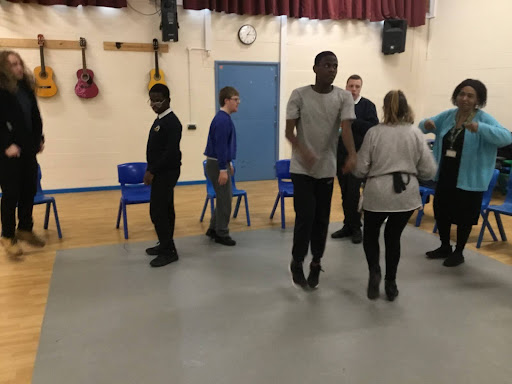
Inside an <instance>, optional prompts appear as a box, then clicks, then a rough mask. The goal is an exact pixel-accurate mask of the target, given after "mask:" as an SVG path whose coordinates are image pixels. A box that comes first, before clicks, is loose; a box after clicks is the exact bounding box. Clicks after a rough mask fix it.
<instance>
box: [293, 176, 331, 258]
mask: <svg viewBox="0 0 512 384" xmlns="http://www.w3.org/2000/svg"><path fill="white" fill-rule="evenodd" d="M291 178H292V182H293V207H294V208H295V228H294V230H293V248H292V256H293V259H294V260H295V261H297V262H303V261H304V259H305V257H306V255H307V254H308V248H309V244H310V243H311V254H312V255H313V261H315V262H319V261H320V259H321V258H322V256H323V254H324V250H325V242H326V239H327V230H328V227H329V217H330V214H331V198H332V188H333V182H334V178H333V177H329V178H325V179H315V178H313V177H310V176H307V175H300V174H296V173H292V174H291Z"/></svg>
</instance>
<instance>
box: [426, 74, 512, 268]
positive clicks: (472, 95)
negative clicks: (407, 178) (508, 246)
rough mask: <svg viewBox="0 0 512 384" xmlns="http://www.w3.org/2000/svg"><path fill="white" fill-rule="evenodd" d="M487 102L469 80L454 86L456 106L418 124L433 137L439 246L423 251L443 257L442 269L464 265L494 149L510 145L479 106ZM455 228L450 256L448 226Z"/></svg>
mask: <svg viewBox="0 0 512 384" xmlns="http://www.w3.org/2000/svg"><path fill="white" fill-rule="evenodd" d="M486 101H487V89H486V87H485V85H484V84H483V83H482V82H480V81H478V80H473V79H467V80H464V81H463V82H462V83H460V84H459V85H458V86H457V87H456V88H455V90H454V91H453V95H452V102H453V104H454V105H455V106H456V107H457V108H455V109H450V110H448V111H444V112H442V113H440V114H439V115H437V116H434V117H431V118H429V119H425V120H423V121H421V122H420V129H421V130H422V131H423V132H424V133H434V134H435V135H436V141H435V143H434V156H435V158H436V160H437V163H438V164H439V169H438V171H437V174H436V177H435V180H436V181H437V187H436V193H435V196H434V216H435V219H436V222H437V226H438V228H439V236H440V238H441V247H440V248H438V249H436V250H433V251H430V252H427V257H428V258H429V259H440V258H446V260H445V261H444V263H443V265H444V266H446V267H454V266H457V265H460V264H462V263H463V262H464V256H463V254H462V251H463V250H464V247H465V245H466V242H467V240H468V238H469V234H470V233H471V228H472V226H473V225H476V224H478V218H479V216H480V207H481V205H482V197H483V193H484V191H486V190H487V188H488V186H489V182H490V181H491V178H492V174H493V171H494V166H495V162H496V153H497V149H498V147H502V146H505V145H509V144H511V143H512V133H511V132H510V131H509V130H508V129H506V128H504V127H502V126H501V125H500V124H499V123H498V122H497V121H496V120H495V119H494V118H493V117H492V116H491V115H489V114H487V113H485V112H484V111H482V110H481V109H480V108H482V107H484V106H485V103H486ZM452 224H456V225H457V245H456V247H455V250H454V251H453V252H452V246H451V245H450V229H451V225H452Z"/></svg>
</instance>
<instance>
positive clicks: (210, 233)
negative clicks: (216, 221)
mask: <svg viewBox="0 0 512 384" xmlns="http://www.w3.org/2000/svg"><path fill="white" fill-rule="evenodd" d="M205 235H206V236H208V237H209V238H210V239H215V237H217V233H215V229H212V228H208V230H207V231H206V233H205Z"/></svg>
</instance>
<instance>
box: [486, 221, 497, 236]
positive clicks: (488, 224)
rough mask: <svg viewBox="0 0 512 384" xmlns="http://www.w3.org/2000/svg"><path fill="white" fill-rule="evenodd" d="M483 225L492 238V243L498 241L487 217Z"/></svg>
mask: <svg viewBox="0 0 512 384" xmlns="http://www.w3.org/2000/svg"><path fill="white" fill-rule="evenodd" d="M485 224H486V227H487V229H488V230H489V233H490V234H491V236H492V239H493V241H498V238H497V237H496V234H495V233H494V230H493V229H492V227H491V223H490V222H489V217H487V223H485Z"/></svg>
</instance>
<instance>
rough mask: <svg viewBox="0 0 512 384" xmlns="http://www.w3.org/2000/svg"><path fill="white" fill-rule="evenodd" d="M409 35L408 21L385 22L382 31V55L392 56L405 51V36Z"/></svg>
mask: <svg viewBox="0 0 512 384" xmlns="http://www.w3.org/2000/svg"><path fill="white" fill-rule="evenodd" d="M406 34H407V20H400V19H389V20H384V27H383V29H382V53H383V54H385V55H392V54H393V53H401V52H404V51H405V35H406Z"/></svg>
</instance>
